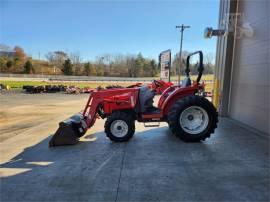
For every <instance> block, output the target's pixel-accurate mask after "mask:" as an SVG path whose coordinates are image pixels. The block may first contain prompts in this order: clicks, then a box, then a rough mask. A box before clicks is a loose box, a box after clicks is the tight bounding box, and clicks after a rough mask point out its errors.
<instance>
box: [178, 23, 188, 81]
mask: <svg viewBox="0 0 270 202" xmlns="http://www.w3.org/2000/svg"><path fill="white" fill-rule="evenodd" d="M175 28H176V29H180V32H181V39H180V52H179V58H180V64H179V69H178V85H180V72H181V71H180V70H181V66H182V45H183V35H184V30H185V29H186V28H190V26H188V25H183V24H182V25H176V26H175Z"/></svg>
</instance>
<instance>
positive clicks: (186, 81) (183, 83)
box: [181, 77, 191, 88]
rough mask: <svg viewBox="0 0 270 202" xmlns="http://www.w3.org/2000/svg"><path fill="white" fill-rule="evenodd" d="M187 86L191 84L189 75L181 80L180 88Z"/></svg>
mask: <svg viewBox="0 0 270 202" xmlns="http://www.w3.org/2000/svg"><path fill="white" fill-rule="evenodd" d="M188 86H191V80H190V78H189V77H186V78H185V79H184V80H183V81H182V84H181V88H185V87H188Z"/></svg>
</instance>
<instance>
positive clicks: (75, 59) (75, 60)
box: [69, 52, 82, 75]
mask: <svg viewBox="0 0 270 202" xmlns="http://www.w3.org/2000/svg"><path fill="white" fill-rule="evenodd" d="M69 58H70V60H71V62H72V64H73V66H74V73H75V75H80V73H81V72H82V71H81V63H82V57H81V55H80V52H72V53H70V54H69Z"/></svg>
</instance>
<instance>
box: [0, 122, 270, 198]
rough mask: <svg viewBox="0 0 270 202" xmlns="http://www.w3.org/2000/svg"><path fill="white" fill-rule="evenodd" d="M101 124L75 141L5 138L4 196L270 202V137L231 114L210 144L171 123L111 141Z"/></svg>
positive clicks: (45, 138)
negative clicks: (53, 143)
mask: <svg viewBox="0 0 270 202" xmlns="http://www.w3.org/2000/svg"><path fill="white" fill-rule="evenodd" d="M44 127H47V125H44ZM102 128H103V123H102V122H101V123H100V124H99V126H98V128H96V130H94V131H92V132H91V130H90V132H89V133H88V134H87V135H86V136H85V137H84V138H83V139H82V141H81V142H80V143H79V144H77V145H75V146H65V147H56V148H48V141H49V138H48V136H44V137H43V139H42V138H41V137H40V136H39V138H36V139H35V138H34V135H35V134H34V133H33V135H32V136H31V138H33V140H31V141H32V142H31V146H28V147H27V148H24V149H23V148H21V146H20V145H27V144H30V143H27V137H26V136H18V137H17V136H16V137H14V138H11V139H8V140H7V141H4V142H2V143H1V144H0V151H1V156H2V157H1V160H2V164H1V201H269V188H270V187H269V140H268V139H267V138H266V137H263V136H260V135H257V134H255V133H253V132H252V131H248V130H246V129H244V128H241V127H239V126H238V125H237V124H235V123H234V122H232V121H230V120H228V119H222V120H221V121H220V124H219V127H218V129H217V130H216V133H215V134H214V135H213V136H212V138H210V139H208V140H207V141H205V142H203V143H184V142H182V141H181V140H179V139H178V138H177V137H175V136H173V135H172V134H171V133H170V131H169V130H168V127H167V126H166V124H164V125H162V126H161V127H159V128H152V129H148V130H145V129H144V128H143V127H142V125H141V124H137V128H138V130H137V133H136V134H135V135H134V137H133V138H132V139H131V140H130V141H129V142H127V143H112V142H110V141H109V140H108V139H107V138H106V136H105V134H104V133H103V132H102ZM16 145H17V147H16Z"/></svg>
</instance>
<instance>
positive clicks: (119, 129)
mask: <svg viewBox="0 0 270 202" xmlns="http://www.w3.org/2000/svg"><path fill="white" fill-rule="evenodd" d="M110 130H111V133H112V134H113V135H114V136H116V137H124V136H125V135H126V134H127V133H128V125H127V123H126V122H125V121H123V120H115V121H113V122H112V124H111V127H110Z"/></svg>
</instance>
